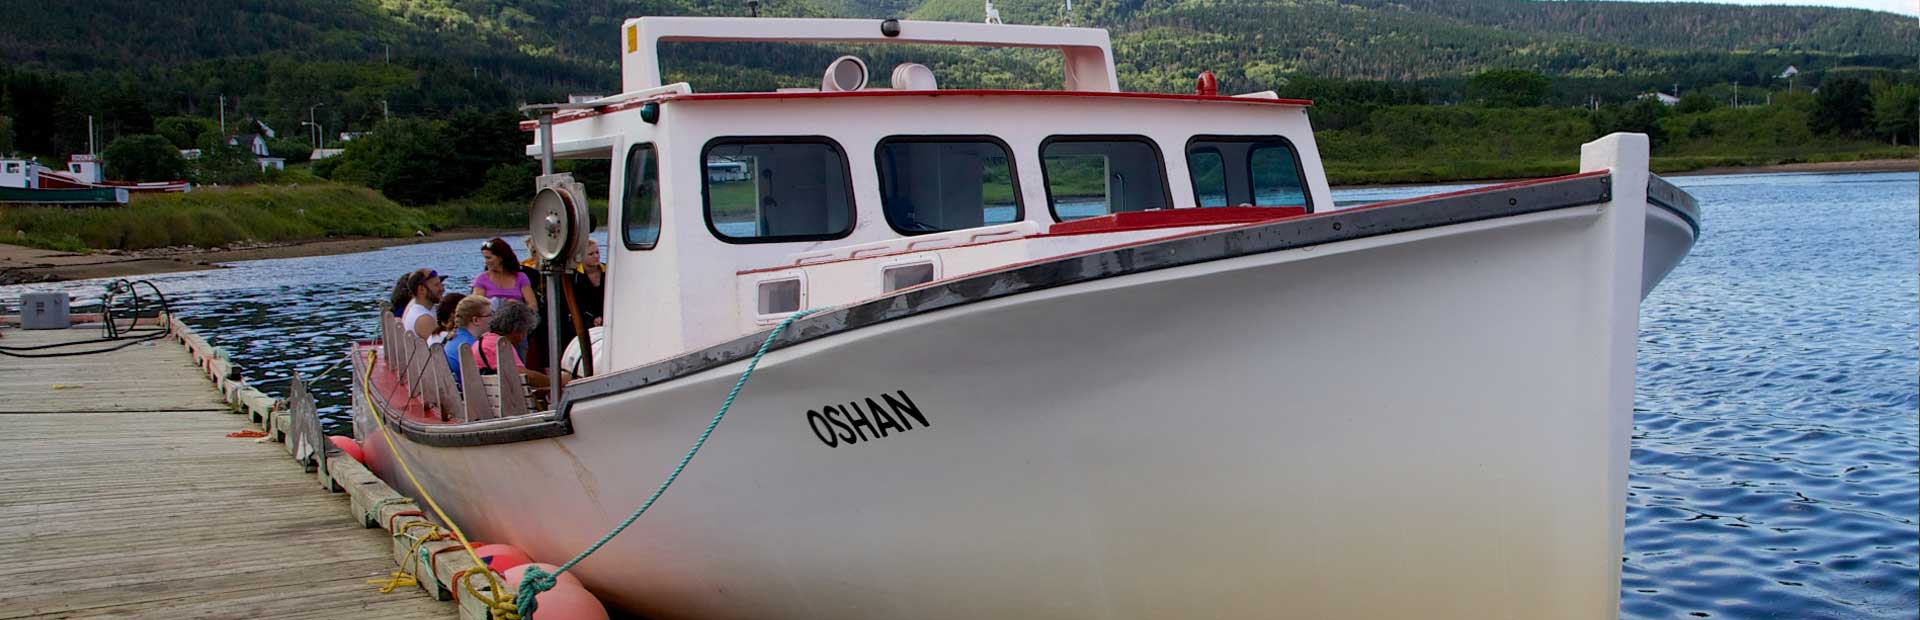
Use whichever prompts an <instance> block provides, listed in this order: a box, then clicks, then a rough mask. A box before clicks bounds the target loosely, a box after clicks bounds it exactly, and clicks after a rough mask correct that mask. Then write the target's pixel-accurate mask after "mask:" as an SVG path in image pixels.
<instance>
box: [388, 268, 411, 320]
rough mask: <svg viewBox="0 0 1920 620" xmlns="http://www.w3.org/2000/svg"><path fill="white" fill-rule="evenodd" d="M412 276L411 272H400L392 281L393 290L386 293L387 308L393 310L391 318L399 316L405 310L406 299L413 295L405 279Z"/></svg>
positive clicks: (404, 312)
mask: <svg viewBox="0 0 1920 620" xmlns="http://www.w3.org/2000/svg"><path fill="white" fill-rule="evenodd" d="M412 278H413V272H411V271H409V272H406V273H403V274H400V279H399V280H395V281H394V282H393V292H392V293H390V294H388V295H387V309H388V310H389V311H391V312H393V318H396V319H397V318H400V316H401V315H403V314H406V312H407V300H408V299H411V298H412V297H413V289H411V288H408V287H407V280H409V279H412Z"/></svg>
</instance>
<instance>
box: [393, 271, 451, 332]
mask: <svg viewBox="0 0 1920 620" xmlns="http://www.w3.org/2000/svg"><path fill="white" fill-rule="evenodd" d="M445 279H446V278H445V277H443V276H441V275H440V272H438V271H434V270H432V269H416V270H414V272H413V273H412V274H410V275H408V276H407V291H408V295H409V297H410V298H411V301H409V302H408V303H407V309H406V310H405V311H404V312H402V313H401V315H400V325H401V327H404V328H406V330H407V333H409V334H413V335H414V336H415V337H417V338H422V339H424V338H426V337H428V336H431V335H433V332H434V330H435V329H436V328H437V327H438V326H439V325H440V322H439V321H436V320H434V314H433V309H434V306H437V305H439V304H440V295H441V293H445V292H446V287H445V286H444V285H442V284H441V281H442V280H445Z"/></svg>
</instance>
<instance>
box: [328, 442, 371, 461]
mask: <svg viewBox="0 0 1920 620" xmlns="http://www.w3.org/2000/svg"><path fill="white" fill-rule="evenodd" d="M327 441H328V442H331V443H332V444H333V445H334V447H337V448H339V449H340V451H341V452H345V453H347V456H351V457H353V460H355V461H359V462H360V464H361V465H365V464H367V453H366V452H363V451H361V450H360V442H357V441H354V440H353V438H352V437H345V436H341V435H328V436H327Z"/></svg>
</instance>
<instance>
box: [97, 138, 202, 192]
mask: <svg viewBox="0 0 1920 620" xmlns="http://www.w3.org/2000/svg"><path fill="white" fill-rule="evenodd" d="M102 157H103V158H104V159H105V160H106V165H107V174H108V175H110V176H111V177H113V178H115V179H120V180H124V181H173V180H178V179H180V178H182V177H185V176H186V174H187V160H186V159H185V158H182V157H180V150H179V149H176V148H174V147H173V143H172V142H168V141H167V139H166V138H162V137H160V136H157V135H154V134H150V133H149V134H140V135H134V136H127V137H124V138H121V139H119V140H114V141H113V144H112V145H110V146H108V147H107V152H106V153H104V154H103V155H102Z"/></svg>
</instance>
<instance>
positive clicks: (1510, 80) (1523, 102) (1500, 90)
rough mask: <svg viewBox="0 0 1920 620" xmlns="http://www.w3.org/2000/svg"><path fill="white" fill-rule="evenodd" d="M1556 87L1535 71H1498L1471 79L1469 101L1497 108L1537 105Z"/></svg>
mask: <svg viewBox="0 0 1920 620" xmlns="http://www.w3.org/2000/svg"><path fill="white" fill-rule="evenodd" d="M1552 86H1553V84H1552V83H1551V82H1549V81H1548V80H1547V78H1546V76H1543V75H1540V74H1538V73H1534V72H1532V71H1522V70H1519V69H1494V70H1491V71H1482V72H1480V74H1479V75H1475V76H1473V77H1472V78H1471V79H1468V80H1467V99H1468V100H1469V101H1474V102H1478V103H1481V104H1485V105H1489V106H1493V107H1496V108H1521V107H1530V106H1537V105H1540V103H1541V102H1542V101H1545V100H1546V98H1547V91H1548V90H1549V89H1550V88H1552Z"/></svg>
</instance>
